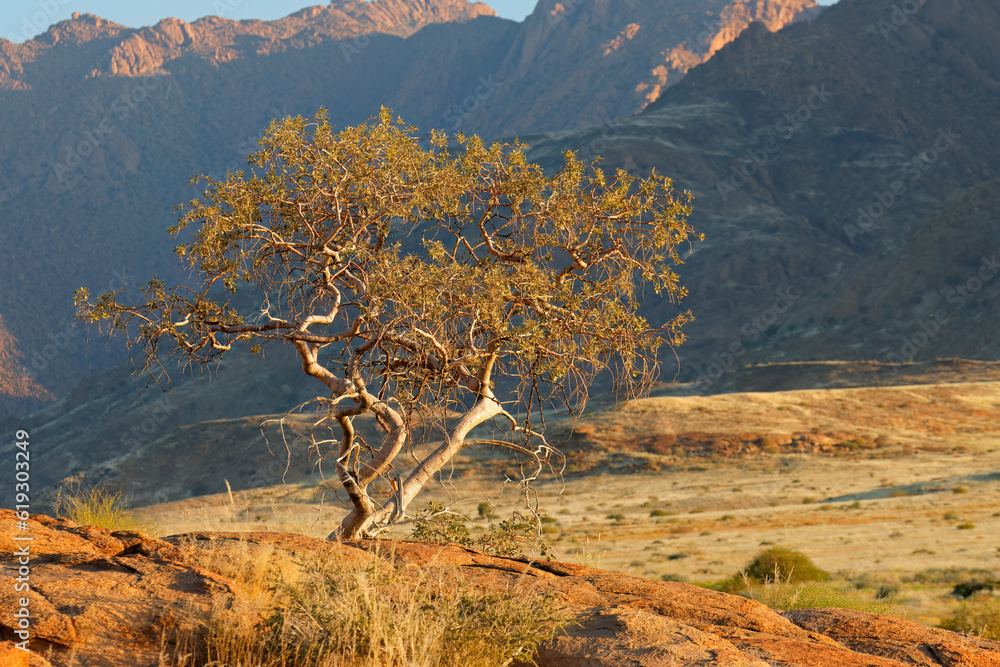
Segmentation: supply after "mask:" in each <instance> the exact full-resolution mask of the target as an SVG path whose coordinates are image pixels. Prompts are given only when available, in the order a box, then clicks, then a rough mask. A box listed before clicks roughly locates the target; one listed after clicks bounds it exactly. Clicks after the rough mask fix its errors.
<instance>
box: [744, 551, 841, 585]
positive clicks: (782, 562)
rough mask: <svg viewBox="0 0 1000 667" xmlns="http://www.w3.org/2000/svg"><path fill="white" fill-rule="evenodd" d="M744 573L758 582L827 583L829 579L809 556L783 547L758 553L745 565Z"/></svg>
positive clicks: (827, 574) (826, 573) (828, 575)
mask: <svg viewBox="0 0 1000 667" xmlns="http://www.w3.org/2000/svg"><path fill="white" fill-rule="evenodd" d="M745 572H746V574H747V576H748V577H749V578H751V579H753V580H756V581H759V582H764V581H767V580H768V579H771V580H772V581H773V580H775V579H778V578H783V579H784V580H785V581H788V582H791V583H795V582H800V581H827V580H828V579H829V578H830V574H829V573H828V572H826V571H824V570H821V569H820V568H818V567H816V565H815V564H814V563H813V562H812V560H811V559H810V558H809V556H806V555H805V554H804V553H802V552H801V551H795V550H793V549H786V548H785V547H771V548H770V549H766V550H765V551H762V552H760V553H759V554H757V556H756V557H754V559H753V560H752V561H750V563H749V564H747V566H746V568H745Z"/></svg>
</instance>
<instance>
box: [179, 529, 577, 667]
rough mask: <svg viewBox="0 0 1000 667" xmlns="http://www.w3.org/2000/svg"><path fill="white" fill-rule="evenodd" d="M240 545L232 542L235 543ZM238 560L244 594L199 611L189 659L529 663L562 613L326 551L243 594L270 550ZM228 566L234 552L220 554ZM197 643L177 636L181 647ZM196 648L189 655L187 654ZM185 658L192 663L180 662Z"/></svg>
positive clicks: (465, 665) (541, 600)
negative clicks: (198, 636)
mask: <svg viewBox="0 0 1000 667" xmlns="http://www.w3.org/2000/svg"><path fill="white" fill-rule="evenodd" d="M237 551H239V550H238V549H237ZM262 553H263V558H262V557H261V553H258V554H256V557H254V558H251V559H249V560H246V561H244V562H243V565H239V564H237V565H235V567H236V568H237V569H240V568H241V567H243V568H244V569H247V570H248V572H247V573H244V574H243V575H241V574H239V573H237V576H235V577H234V580H235V581H236V582H237V585H238V587H239V588H240V592H241V593H244V595H243V596H240V597H239V598H237V599H235V600H233V601H232V602H230V603H229V604H218V605H216V607H215V608H214V609H213V610H212V611H211V612H210V614H209V616H208V618H207V619H205V623H204V630H203V631H202V634H203V637H204V641H203V642H202V647H201V650H200V651H197V652H198V653H200V654H201V655H199V656H198V658H204V662H201V661H200V660H196V662H195V664H211V665H220V666H221V665H228V666H231V667H333V666H334V665H338V666H339V665H343V666H345V667H347V666H354V667H357V666H360V665H407V666H408V667H409V666H413V667H494V666H499V665H509V664H510V663H511V662H513V661H514V660H515V659H516V660H519V661H522V662H525V661H526V662H528V663H529V664H533V661H532V655H533V653H534V650H535V647H536V646H537V645H538V644H539V643H540V642H542V641H545V640H546V639H549V638H550V637H552V636H553V635H554V634H555V632H556V631H557V630H558V628H560V627H562V626H564V625H565V624H566V623H567V621H568V616H567V615H566V614H565V613H564V612H562V611H561V610H559V609H558V608H557V606H556V604H555V602H554V600H553V599H552V598H551V597H549V596H542V595H535V594H532V593H531V592H530V591H526V592H524V593H525V594H523V595H518V594H517V592H515V591H507V592H504V593H496V592H478V591H476V590H474V589H472V588H470V587H467V586H466V585H465V584H464V583H462V582H461V581H459V582H457V586H456V582H455V581H453V580H449V581H447V582H446V581H445V580H443V579H442V580H441V581H439V582H432V581H428V580H427V579H426V578H425V577H424V576H420V577H419V578H418V577H416V576H414V575H412V573H410V574H409V576H408V575H407V573H406V572H405V571H404V570H399V569H396V568H394V567H393V566H392V565H391V564H390V561H389V559H385V560H383V559H382V558H379V557H376V558H375V559H374V560H373V561H371V562H369V563H367V564H357V565H354V564H349V563H346V562H344V561H342V560H341V559H339V558H336V557H335V558H333V559H331V558H330V557H329V556H324V557H314V558H310V559H306V560H305V561H304V562H300V563H299V569H298V571H297V572H296V574H294V575H292V576H289V575H288V574H287V573H285V574H282V573H280V572H278V571H277V570H275V569H272V570H270V572H269V574H270V576H271V581H272V585H271V586H270V587H269V588H268V589H267V593H266V594H265V595H263V596H257V597H254V596H250V595H246V593H247V591H245V590H244V586H245V584H246V582H249V581H252V580H255V579H258V578H259V576H258V575H259V573H257V574H250V573H249V571H250V570H254V571H256V570H258V569H259V568H258V566H259V564H260V563H261V562H265V561H267V559H268V556H269V555H270V552H266V551H265V552H262ZM217 560H218V561H219V562H220V563H222V562H226V563H227V567H228V569H229V570H231V569H232V567H233V563H234V562H235V561H233V560H231V559H229V558H228V557H227V555H226V554H222V557H221V558H218V559H217ZM194 644H195V642H192V641H191V638H190V637H186V638H185V637H182V638H181V639H180V640H179V641H177V642H176V645H177V646H178V647H183V649H185V650H190V647H191V646H193V645H194ZM193 657H194V656H193V655H192V654H188V655H187V656H186V658H187V659H191V658H193ZM177 664H179V665H180V664H183V665H187V664H190V663H189V662H187V661H186V660H185V661H177Z"/></svg>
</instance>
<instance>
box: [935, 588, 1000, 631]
mask: <svg viewBox="0 0 1000 667" xmlns="http://www.w3.org/2000/svg"><path fill="white" fill-rule="evenodd" d="M941 627H942V628H944V629H945V630H951V631H952V632H961V633H964V634H967V635H976V636H978V637H983V638H984V639H992V640H994V641H1000V599H997V598H993V597H988V596H982V597H980V596H976V597H974V598H973V599H971V600H966V601H965V602H962V603H961V604H960V605H959V606H958V609H956V610H955V611H954V612H953V613H952V615H951V616H949V617H948V618H946V619H944V620H943V621H941Z"/></svg>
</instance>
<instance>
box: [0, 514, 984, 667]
mask: <svg viewBox="0 0 1000 667" xmlns="http://www.w3.org/2000/svg"><path fill="white" fill-rule="evenodd" d="M0 528H2V530H0V554H2V555H0V558H2V559H3V560H2V566H3V570H4V578H5V579H6V580H8V581H10V580H13V578H14V577H15V576H17V574H16V572H17V568H18V567H20V566H19V565H18V563H17V562H16V557H15V556H14V554H15V553H16V551H17V549H19V548H20V547H21V546H22V545H23V544H24V543H25V542H23V541H15V539H14V538H15V537H17V536H30V537H31V538H32V541H31V542H29V543H28V544H30V553H31V557H30V566H29V567H30V575H29V576H30V585H31V591H30V592H28V593H27V594H26V595H27V598H28V601H29V602H28V608H29V609H30V614H31V623H30V633H31V639H30V640H29V644H28V646H29V647H30V648H31V650H32V653H31V655H30V658H29V657H28V656H25V655H24V654H23V652H20V653H19V652H18V649H17V648H16V647H15V643H16V642H17V641H18V640H19V638H18V637H17V636H16V635H15V634H14V630H15V629H17V628H18V618H17V616H16V614H17V613H18V610H19V609H20V608H21V606H22V605H21V604H20V602H21V601H20V600H18V599H16V596H15V594H14V591H13V587H10V586H8V587H5V588H4V589H3V590H2V591H0V630H2V633H3V637H2V639H3V640H4V641H3V643H0V657H2V658H4V659H5V660H7V662H5V663H4V664H12V665H16V664H22V665H24V664H30V665H42V666H44V665H54V666H57V667H58V666H62V665H69V664H71V663H72V664H86V665H88V666H90V667H118V666H121V667H145V666H147V665H148V666H150V667H154V666H156V665H157V664H159V663H158V662H157V661H158V659H159V656H160V653H161V650H163V649H167V650H169V648H170V647H169V645H167V646H165V645H164V644H163V642H164V640H165V639H164V638H165V637H169V636H170V635H169V633H167V632H166V631H167V630H168V629H170V628H174V627H176V626H177V624H178V623H190V622H191V620H190V619H192V618H193V617H196V616H197V614H198V613H199V612H204V611H206V610H208V609H209V608H210V606H211V605H212V603H213V601H214V600H221V601H225V600H226V599H227V598H231V597H232V596H234V595H237V594H238V593H237V591H236V589H234V588H233V586H232V584H231V582H229V581H228V580H227V579H225V578H224V577H222V576H219V575H217V574H214V573H212V572H211V571H208V570H206V569H204V568H202V567H199V566H198V565H195V564H192V563H193V562H195V561H197V560H198V558H197V553H198V552H199V550H204V549H208V548H218V547H220V546H225V545H226V544H231V543H233V542H240V543H241V546H243V547H244V548H246V549H249V550H250V551H251V552H253V551H254V550H257V549H267V550H268V552H267V553H276V552H286V553H294V554H296V555H297V556H299V557H301V556H302V555H303V554H307V553H315V554H318V555H321V556H323V555H326V556H327V557H330V556H333V555H337V556H340V557H343V558H346V559H349V560H351V561H352V562H361V563H364V562H367V561H369V560H370V559H371V558H373V556H372V554H373V553H376V552H377V553H379V554H381V557H382V558H389V559H390V560H391V561H393V562H395V564H396V565H397V566H398V567H400V568H402V570H403V571H404V572H406V571H410V572H413V573H415V574H417V578H420V577H423V576H425V575H429V574H430V573H431V571H433V575H434V576H435V577H436V578H438V577H439V578H440V580H441V581H448V580H449V579H454V580H455V581H456V583H457V581H458V580H461V581H463V582H466V583H468V584H471V585H474V586H476V587H479V588H482V589H486V590H490V589H494V590H498V591H507V590H519V591H522V594H524V595H540V594H551V595H554V596H555V597H556V598H557V599H558V600H559V601H560V602H561V604H562V605H564V606H565V607H566V608H567V609H568V610H570V611H571V613H572V615H573V616H574V617H575V619H576V622H575V624H573V625H571V626H569V627H567V628H566V630H565V631H564V632H561V633H559V634H558V635H557V637H556V638H555V639H553V640H551V641H549V642H547V643H546V644H544V645H543V646H542V647H541V649H540V651H539V653H538V656H537V661H538V665H540V667H571V666H572V667H580V666H584V667H619V666H621V667H624V666H626V665H641V666H643V667H658V666H661V665H662V666H664V667H666V666H667V665H674V666H680V665H724V666H729V667H737V666H739V667H766V666H768V665H837V667H902V666H904V665H920V666H924V665H926V666H928V667H930V666H934V667H941V666H944V667H959V666H966V665H968V666H976V665H984V666H985V665H994V664H1000V663H998V661H1000V643H996V642H990V641H985V640H980V639H975V638H970V637H964V636H961V635H956V634H954V633H951V632H947V631H944V630H937V629H933V628H927V627H924V626H920V625H917V624H914V623H910V622H907V621H903V620H900V619H896V618H889V617H884V616H877V615H874V614H864V613H860V612H852V611H846V610H842V609H806V610H797V611H793V612H786V613H784V614H780V613H777V612H775V611H772V610H770V609H768V608H767V607H765V606H763V605H761V604H759V603H757V602H753V601H751V600H747V599H745V598H741V597H737V596H733V595H727V594H724V593H718V592H716V591H711V590H707V589H702V588H698V587H695V586H690V585H687V584H680V583H674V582H661V581H648V580H644V579H639V578H637V577H631V576H627V575H622V574H616V573H613V572H607V571H604V570H599V569H596V568H591V567H585V566H581V565H572V564H567V563H557V562H547V561H527V560H525V559H511V558H499V557H495V556H489V555H486V554H483V553H479V552H476V551H472V550H470V549H466V548H462V547H458V546H454V545H453V546H444V545H438V544H431V543H408V542H392V543H388V542H377V541H362V542H352V543H345V544H336V543H331V542H327V541H323V540H318V539H313V538H307V537H303V536H301V535H290V534H275V533H252V534H239V535H237V534H230V533H195V534H190V535H184V536H174V537H170V538H166V539H165V540H156V539H151V538H148V537H146V536H144V535H141V534H138V533H131V532H108V531H105V530H101V529H98V528H94V527H92V526H76V525H75V524H72V523H70V522H66V521H57V520H54V519H51V518H49V517H46V516H42V515H32V516H31V518H30V519H29V520H28V521H27V522H25V523H24V524H23V525H18V524H17V520H16V517H15V516H14V513H13V512H11V511H9V510H0ZM192 549H194V551H192ZM20 595H25V594H24V593H22V594H20ZM185 619H187V620H185ZM192 627H193V626H192ZM167 641H168V642H169V639H168V640H167ZM25 658H28V659H27V660H26V659H25ZM18 659H20V660H21V662H20V663H19V662H17V660H18ZM74 660H75V662H73V661H74Z"/></svg>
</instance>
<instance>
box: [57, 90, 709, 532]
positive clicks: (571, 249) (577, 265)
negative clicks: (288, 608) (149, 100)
mask: <svg viewBox="0 0 1000 667" xmlns="http://www.w3.org/2000/svg"><path fill="white" fill-rule="evenodd" d="M457 142H458V144H459V147H460V148H461V150H460V151H457V154H455V155H452V154H451V153H450V152H449V151H448V144H449V140H448V138H447V137H446V136H445V135H444V134H442V133H438V132H432V133H431V135H430V137H423V138H420V137H418V136H416V129H415V128H412V127H407V126H406V125H404V124H403V122H402V120H400V119H396V120H393V118H392V115H391V112H390V111H388V110H387V109H382V111H381V113H380V115H379V116H378V117H376V118H372V119H370V120H369V121H368V122H367V123H364V124H361V125H359V126H357V127H349V128H346V129H344V130H342V131H340V132H337V133H334V132H333V130H332V128H331V126H330V124H329V122H328V120H327V117H326V114H325V111H323V110H321V111H320V112H319V113H318V114H317V115H316V116H315V117H314V118H310V119H303V118H301V117H297V118H286V119H283V120H280V121H274V122H272V124H271V126H270V127H269V129H268V131H267V132H266V133H265V136H264V137H263V139H261V142H260V145H261V148H260V150H259V151H258V152H256V153H255V154H253V155H252V156H251V158H250V164H251V165H252V167H253V169H252V170H251V172H250V173H249V174H245V173H243V172H240V173H235V174H228V175H227V177H226V178H225V179H224V180H220V181H216V180H214V179H211V178H206V177H200V178H203V179H204V180H206V181H207V188H206V191H205V194H204V196H203V197H202V198H200V199H195V200H193V201H191V202H190V203H188V204H187V205H186V206H185V207H184V214H183V217H182V218H181V220H180V223H179V224H178V225H177V226H176V227H173V228H171V230H170V231H171V233H173V234H175V235H176V234H177V233H178V232H179V231H180V230H183V229H186V228H191V229H192V232H193V233H192V237H191V240H189V241H187V242H185V243H183V244H182V245H180V246H178V248H177V253H178V254H179V255H180V256H181V257H182V258H184V259H185V260H186V261H187V262H189V263H190V266H191V267H192V269H193V271H194V275H196V276H197V280H198V282H197V285H196V286H193V287H187V286H179V287H175V288H168V287H167V286H166V285H165V284H164V283H163V282H162V281H160V280H158V279H156V278H155V277H154V279H153V280H152V281H151V282H150V283H149V284H148V285H147V286H146V287H145V298H144V300H143V301H142V303H139V304H138V305H127V304H125V303H122V302H121V301H120V299H121V297H122V293H121V290H117V291H111V292H106V293H104V294H102V295H100V296H98V297H97V298H91V296H90V294H89V293H88V291H87V290H86V289H85V288H81V289H80V290H78V291H77V294H76V304H77V308H78V317H80V318H81V319H84V320H86V321H90V322H101V321H104V322H106V323H107V324H109V325H110V328H111V329H112V330H119V331H122V332H125V334H126V336H127V340H128V343H129V345H130V346H137V345H138V346H140V347H141V349H142V350H143V353H144V355H145V366H144V368H145V370H146V372H152V369H154V368H159V369H160V370H162V369H163V368H164V367H163V365H162V363H161V360H160V359H159V358H158V357H157V353H158V351H159V350H160V343H161V341H166V342H168V343H169V349H170V351H171V353H174V354H178V355H180V356H181V357H182V358H183V359H184V360H185V361H187V362H199V363H207V362H211V361H213V360H217V359H219V358H221V357H222V356H223V355H225V354H226V353H229V352H235V351H237V350H242V349H245V350H246V351H252V352H254V353H260V352H261V351H262V347H261V346H262V345H263V344H266V343H269V342H271V343H273V342H275V341H277V342H281V343H287V344H291V345H293V346H294V347H295V349H296V350H297V352H298V356H299V358H300V359H301V362H302V369H303V371H304V372H305V373H306V374H308V375H310V376H312V377H314V378H316V379H317V380H319V381H320V382H322V383H323V385H325V388H326V389H325V391H324V395H322V396H319V397H317V401H319V402H320V403H321V404H322V405H321V408H322V413H323V415H325V417H324V419H325V420H326V423H327V424H328V425H329V426H330V427H331V428H332V429H334V432H335V434H336V437H335V438H334V439H333V440H331V441H330V442H332V443H333V444H332V446H331V450H332V452H331V453H332V455H333V459H334V462H335V464H336V470H337V475H338V478H339V482H340V484H341V485H342V486H343V488H344V490H345V491H346V492H347V495H348V497H349V498H350V503H351V510H350V512H349V514H348V515H347V516H346V517H345V518H344V519H343V522H342V524H341V526H340V529H339V531H338V534H339V535H340V536H342V537H344V538H356V537H364V536H373V535H376V534H378V532H380V531H381V530H383V529H385V528H386V527H387V526H389V525H392V524H393V523H394V522H397V521H399V520H401V519H402V518H403V517H405V516H407V514H406V512H407V507H408V505H409V504H410V502H411V501H412V500H413V499H414V497H415V496H416V495H417V494H418V492H419V491H420V490H421V489H422V488H423V486H424V485H425V484H426V483H427V482H428V481H429V480H431V479H432V477H433V476H434V475H435V474H436V473H437V472H438V471H440V470H441V468H442V467H443V466H444V465H445V464H446V463H447V462H448V461H450V460H451V459H452V457H454V456H455V455H456V454H457V453H458V452H460V451H461V450H462V449H463V448H465V447H469V446H470V445H473V444H476V443H482V442H488V443H489V444H492V445H501V446H504V447H509V448H511V449H513V450H515V451H516V452H518V453H519V456H521V457H522V461H523V460H524V459H523V457H524V456H527V457H530V458H529V459H528V460H530V461H531V462H533V464H535V465H536V467H535V470H536V471H537V472H540V471H541V469H542V465H543V463H545V462H546V461H547V460H548V459H549V457H550V456H551V455H552V454H553V451H554V450H553V449H552V448H551V447H550V446H549V445H548V443H547V441H546V440H545V436H544V433H543V427H544V415H545V414H546V412H547V411H549V410H552V409H554V408H569V409H570V410H575V409H579V408H580V407H582V405H583V402H584V401H585V399H586V398H587V390H588V387H589V386H590V384H591V382H592V381H593V379H594V377H595V376H596V375H597V374H599V373H602V372H605V371H610V372H611V373H612V374H613V377H614V379H615V382H616V386H617V387H619V388H620V389H623V390H624V391H625V392H626V393H627V394H628V395H637V394H641V393H642V392H643V391H644V390H645V389H647V388H648V386H649V384H650V383H651V382H652V381H653V379H654V377H655V372H656V370H657V358H656V355H657V350H658V349H659V348H660V347H661V346H662V345H663V344H664V343H666V344H668V345H670V346H674V345H678V344H680V343H681V342H682V341H683V335H682V333H681V327H682V325H683V324H685V323H686V322H688V321H689V320H690V319H691V315H690V313H681V314H679V315H677V316H676V317H674V318H673V319H672V320H670V321H668V322H666V323H664V324H662V325H660V326H651V325H650V324H649V323H647V322H646V321H645V320H644V319H643V318H642V317H640V316H639V315H638V314H637V312H636V311H637V308H638V290H639V289H640V288H641V286H642V285H643V284H648V285H649V286H650V287H651V288H652V289H653V290H655V291H656V292H657V293H658V294H661V295H663V297H664V298H668V299H673V300H678V299H680V298H681V297H683V295H684V293H685V290H684V289H683V288H682V287H681V285H680V284H679V281H678V276H677V274H676V273H675V272H674V270H673V268H672V266H673V265H675V264H679V263H681V260H680V257H679V253H678V250H677V249H678V246H679V245H680V244H681V243H683V242H685V241H688V240H689V239H690V238H691V237H692V236H694V233H693V231H692V230H691V228H690V227H689V225H688V223H687V216H688V215H689V213H690V208H689V206H688V203H689V201H690V195H688V194H686V193H684V194H677V193H675V192H674V191H673V189H672V184H671V182H670V180H669V179H667V178H662V177H659V176H657V175H656V174H655V172H654V173H653V174H652V175H651V176H650V177H649V178H648V179H645V180H640V179H636V178H633V177H632V176H629V175H628V174H627V173H625V172H624V171H621V170H619V171H618V172H617V173H616V174H615V175H613V176H608V175H606V174H604V173H603V172H602V171H601V170H600V169H598V168H596V166H592V165H584V164H583V163H581V162H580V161H578V160H577V159H576V157H575V156H574V155H573V153H572V152H567V153H566V154H565V156H564V162H563V165H562V167H561V169H560V170H559V171H558V172H557V173H556V174H555V175H553V176H551V177H547V176H545V174H544V173H543V172H542V169H541V168H540V167H539V166H537V165H534V164H530V163H528V162H527V161H526V159H525V155H524V149H525V148H526V147H525V146H523V145H521V144H518V143H515V144H513V145H508V144H493V145H491V146H487V145H485V144H484V143H483V142H482V141H481V140H480V139H479V138H478V137H474V136H473V137H465V136H463V135H459V136H458V137H457ZM238 290H249V291H250V292H251V294H252V295H253V297H254V301H255V302H256V301H258V300H259V304H260V306H259V309H256V311H255V312H253V313H251V314H241V313H239V312H237V310H236V308H235V307H234V306H233V305H232V303H231V302H230V301H224V300H220V299H222V298H229V297H228V296H226V295H231V294H235V293H236V292H237V291H238ZM220 294H222V295H223V296H220ZM157 365H158V366H157ZM365 413H369V414H371V415H373V416H374V417H375V419H376V420H377V422H378V424H379V426H380V427H381V430H382V432H383V434H384V437H383V438H382V441H381V442H367V441H365V440H364V439H363V438H361V437H360V436H359V435H357V434H356V432H355V427H354V420H355V419H356V418H357V417H359V416H360V415H362V414H365ZM489 424H492V425H493V427H494V428H498V427H502V428H503V429H505V432H506V433H507V434H508V435H507V436H505V437H503V438H502V439H496V438H493V439H488V440H483V439H476V438H474V437H473V435H472V431H473V429H476V427H479V426H482V425H489ZM418 430H419V431H420V432H421V433H424V434H425V436H426V434H428V433H433V434H434V435H433V438H434V444H433V445H432V446H431V447H429V448H428V449H429V453H420V454H419V455H416V454H415V450H413V449H412V447H411V445H412V444H413V440H414V437H415V433H416V432H417V431H418ZM437 439H440V443H437ZM403 452H407V457H403V456H400V455H401V453H403ZM421 452H423V450H421ZM410 454H414V456H410ZM404 458H405V459H409V460H410V462H409V463H408V464H407V461H406V460H404ZM528 476H529V477H531V475H528Z"/></svg>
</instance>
